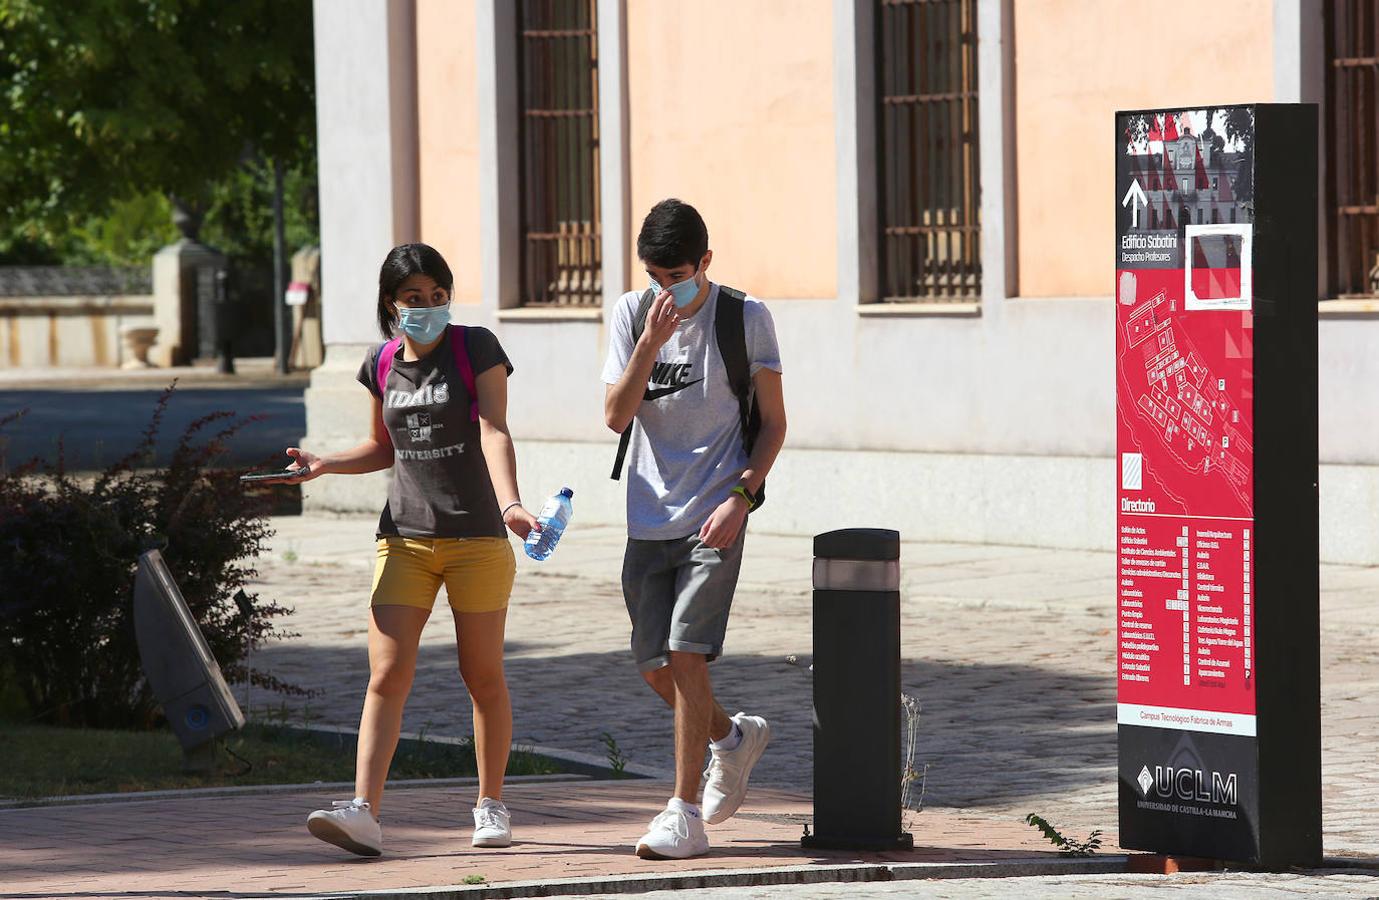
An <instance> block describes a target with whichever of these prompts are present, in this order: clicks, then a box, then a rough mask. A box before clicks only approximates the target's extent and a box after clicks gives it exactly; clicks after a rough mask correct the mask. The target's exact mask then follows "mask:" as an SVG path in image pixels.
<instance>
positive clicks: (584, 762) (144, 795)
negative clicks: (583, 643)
mask: <svg viewBox="0 0 1379 900" xmlns="http://www.w3.org/2000/svg"><path fill="white" fill-rule="evenodd" d="M259 724H272V725H273V727H275V728H284V729H290V730H292V731H299V732H303V733H304V734H306V735H307V736H308V737H310V738H311V739H312V740H314V741H317V742H319V743H322V744H334V745H335V746H337V747H340V748H352V747H353V746H354V744H355V743H356V742H357V741H358V740H359V729H357V728H347V727H344V726H339V725H277V724H275V723H259ZM468 740H469V739H468V738H455V737H446V736H443V735H432V734H426V735H423V734H419V733H417V732H408V731H404V732H403V733H402V734H401V735H400V736H399V739H398V744H399V746H401V745H402V744H403V743H411V744H447V745H451V746H458V745H462V744H465V743H467V742H468ZM512 749H513V752H519V751H520V752H522V753H529V754H531V755H533V756H540V757H544V758H545V759H548V760H551V761H552V762H555V763H558V764H559V765H560V767H561V768H562V769H564V770H565V772H563V773H560V774H556V775H509V776H508V777H507V778H505V779H503V780H504V781H505V782H506V783H509V784H540V783H542V782H559V781H583V780H587V779H592V780H606V779H612V778H615V777H618V776H616V775H615V773H614V772H613V769H612V767H611V766H609V765H608V762H607V760H602V759H599V758H598V757H597V756H593V755H592V754H588V753H577V752H575V751H573V750H562V749H560V748H558V747H545V746H541V745H538V744H522V743H517V742H514V743H513V745H512ZM622 777H624V778H649V779H655V780H658V781H671V780H673V779H674V777H675V773H673V772H666V771H664V770H662V769H653V768H651V767H649V766H638V765H635V764H633V763H628V764H627V765H626V766H625V767H624V768H623V775H622ZM478 783H479V779H478V778H473V777H467V778H414V779H403V780H399V781H389V782H388V789H389V790H393V789H396V788H419V787H469V786H472V785H476V784H478ZM330 790H350V791H352V790H354V783H353V782H349V781H313V782H310V783H302V784H247V785H236V786H228V787H209V788H183V789H180V790H178V789H172V790H162V791H129V792H125V793H115V794H74V795H70V796H62V797H37V798H34V799H32V800H4V799H0V814H3V813H6V812H13V811H15V810H21V809H34V808H37V807H42V806H83V805H88V804H102V803H133V802H140V801H144V802H149V801H154V800H176V799H182V798H193V797H224V796H230V797H242V796H246V795H249V796H252V795H255V794H289V793H302V792H311V791H330Z"/></svg>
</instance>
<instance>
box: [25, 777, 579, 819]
mask: <svg viewBox="0 0 1379 900" xmlns="http://www.w3.org/2000/svg"><path fill="white" fill-rule="evenodd" d="M589 780H590V778H589V776H588V775H579V774H574V773H563V774H560V775H509V776H508V777H507V778H504V779H503V781H504V783H506V784H543V783H549V782H563V781H589ZM478 783H479V779H478V778H404V779H402V780H400V781H389V782H388V790H390V791H394V790H405V789H408V788H427V787H432V788H435V787H473V786H475V785H477V784H478ZM325 791H349V792H350V793H351V794H353V793H354V782H353V781H313V782H310V783H302V784H245V785H232V786H228V787H208V788H182V789H180V790H178V789H172V790H164V791H127V792H125V793H120V794H72V795H69V796H65V797H38V798H35V799H33V800H5V801H0V815H3V814H5V813H7V812H19V811H24V810H30V809H38V808H41V807H45V806H88V805H89V806H96V805H102V804H107V803H139V802H143V803H152V802H154V801H156V800H191V799H195V798H197V797H244V796H254V795H258V794H308V793H316V792H325Z"/></svg>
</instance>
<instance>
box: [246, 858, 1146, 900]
mask: <svg viewBox="0 0 1379 900" xmlns="http://www.w3.org/2000/svg"><path fill="white" fill-rule="evenodd" d="M1128 869H1129V857H1127V856H1121V855H1117V856H1105V857H1091V858H1087V859H1064V858H1060V857H1028V858H1025V859H1011V860H1005V861H1002V862H990V863H986V862H976V863H891V864H887V865H878V864H869V863H854V864H847V865H837V866H818V865H798V866H779V867H775V868H762V869H707V870H701V871H693V872H676V873H674V874H666V875H611V876H603V877H594V878H571V879H562V880H552V881H510V882H506V883H502V884H479V885H452V886H448V887H427V888H400V889H397V890H388V891H359V892H357V893H324V894H281V893H275V894H273V895H272V896H273V897H276V898H286V897H298V898H303V900H305V898H310V900H325V898H331V900H334V898H359V900H394V898H396V900H415V898H423V897H424V898H426V900H478V898H515V897H562V896H587V895H590V894H644V893H647V892H650V891H671V890H685V889H689V888H720V887H770V886H773V885H800V884H827V883H844V884H850V883H865V882H881V881H915V880H920V879H947V878H1015V877H1021V876H1024V877H1029V876H1039V875H1116V874H1121V873H1123V872H1126V871H1128ZM242 896H245V897H248V896H250V895H242ZM265 896H266V895H265Z"/></svg>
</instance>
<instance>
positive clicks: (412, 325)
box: [397, 303, 450, 344]
mask: <svg viewBox="0 0 1379 900" xmlns="http://www.w3.org/2000/svg"><path fill="white" fill-rule="evenodd" d="M397 324H398V327H399V328H401V329H402V333H403V334H405V335H407V336H408V337H409V338H411V339H412V340H414V341H416V342H417V343H418V344H429V343H431V342H432V341H434V340H436V339H437V338H439V337H440V336H441V335H442V334H443V333H445V326H447V325H449V324H450V304H448V303H447V304H446V305H445V306H418V307H408V306H403V307H400V308H399V309H398V311H397Z"/></svg>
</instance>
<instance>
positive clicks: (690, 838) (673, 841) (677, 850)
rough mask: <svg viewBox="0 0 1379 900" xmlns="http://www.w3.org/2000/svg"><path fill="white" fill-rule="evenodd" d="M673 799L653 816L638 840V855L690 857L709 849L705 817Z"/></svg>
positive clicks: (645, 856) (647, 856) (672, 857)
mask: <svg viewBox="0 0 1379 900" xmlns="http://www.w3.org/2000/svg"><path fill="white" fill-rule="evenodd" d="M674 803H675V801H673V800H672V801H671V804H670V805H667V806H666V808H665V811H664V812H662V813H661V814H660V815H658V816H657V817H656V818H654V819H652V820H651V827H650V829H648V830H647V833H646V834H644V835H642V838H641V840H639V841H637V855H638V856H640V857H641V858H642V859H689V858H690V857H691V856H703V855H704V854H705V853H708V852H709V836H708V835H707V834H705V833H704V820H703V819H701V818H699V816H697V815H694V814H693V813H687V812H685V811H684V810H683V809H680V808H678V807H677V806H675V805H674Z"/></svg>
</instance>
